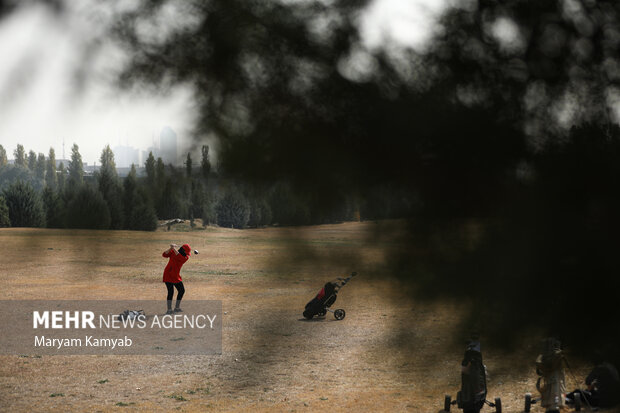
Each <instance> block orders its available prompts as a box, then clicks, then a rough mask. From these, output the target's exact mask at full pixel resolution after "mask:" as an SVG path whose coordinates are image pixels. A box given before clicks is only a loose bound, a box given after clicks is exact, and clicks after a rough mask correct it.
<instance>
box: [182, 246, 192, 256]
mask: <svg viewBox="0 0 620 413" xmlns="http://www.w3.org/2000/svg"><path fill="white" fill-rule="evenodd" d="M181 248H183V250H184V251H185V254H187V255H191V251H192V249H191V248H190V247H189V244H183V246H182V247H181Z"/></svg>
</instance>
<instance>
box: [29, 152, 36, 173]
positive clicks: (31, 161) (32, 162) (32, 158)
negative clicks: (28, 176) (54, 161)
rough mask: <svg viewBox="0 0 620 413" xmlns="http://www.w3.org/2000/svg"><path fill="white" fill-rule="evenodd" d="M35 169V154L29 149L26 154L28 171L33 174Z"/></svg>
mask: <svg viewBox="0 0 620 413" xmlns="http://www.w3.org/2000/svg"><path fill="white" fill-rule="evenodd" d="M36 167H37V154H36V153H35V152H34V151H33V150H32V149H31V150H30V152H28V169H30V170H31V171H32V172H34V171H35V168H36Z"/></svg>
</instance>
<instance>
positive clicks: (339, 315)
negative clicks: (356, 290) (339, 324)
mask: <svg viewBox="0 0 620 413" xmlns="http://www.w3.org/2000/svg"><path fill="white" fill-rule="evenodd" d="M344 316H345V312H344V310H343V309H342V308H339V309H338V310H336V311H334V317H336V320H342V319H343V318H344Z"/></svg>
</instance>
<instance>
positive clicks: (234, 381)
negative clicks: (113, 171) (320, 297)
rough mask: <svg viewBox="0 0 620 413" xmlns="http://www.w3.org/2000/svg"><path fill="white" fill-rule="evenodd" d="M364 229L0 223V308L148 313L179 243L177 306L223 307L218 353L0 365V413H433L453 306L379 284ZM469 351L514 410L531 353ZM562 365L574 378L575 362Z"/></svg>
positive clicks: (453, 384) (380, 250)
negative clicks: (63, 304)
mask: <svg viewBox="0 0 620 413" xmlns="http://www.w3.org/2000/svg"><path fill="white" fill-rule="evenodd" d="M373 225H375V224H373V223H347V224H340V225H330V226H318V227H311V228H305V229H301V230H297V231H292V230H284V229H275V228H272V229H260V230H245V231H237V230H228V229H214V228H209V229H207V230H200V231H192V232H179V231H172V232H164V231H158V232H155V233H144V232H126V231H66V230H46V229H23V228H11V229H0V244H2V245H3V252H2V262H3V264H2V265H3V266H2V269H0V280H1V282H2V287H3V288H2V292H3V299H8V300H18V299H135V298H140V299H162V304H163V300H165V287H164V285H163V284H162V283H161V273H162V270H163V267H164V265H165V263H166V261H165V259H163V258H161V252H162V251H163V250H164V249H165V248H166V247H167V245H168V244H169V243H171V242H175V243H177V244H180V243H184V242H189V243H190V245H191V246H192V248H196V249H198V250H200V252H201V253H200V255H198V256H192V258H191V259H190V261H189V262H188V263H187V264H186V265H185V267H184V268H183V271H182V275H183V278H184V282H185V285H186V289H187V292H186V298H187V299H215V300H222V302H223V308H224V311H225V312H226V315H225V316H224V331H223V354H222V355H221V356H199V357H196V356H191V357H190V356H43V357H37V356H36V355H21V356H0V411H6V412H22V411H58V412H65V411H76V412H77V411H79V412H87V411H88V412H91V411H92V412H94V411H101V412H112V411H114V412H116V411H144V412H150V411H170V410H178V411H187V412H198V411H200V412H204V411H207V412H208V411H252V412H261V411H265V412H266V411H269V412H311V411H318V410H322V411H325V410H329V411H335V412H338V411H386V412H401V411H411V412H432V413H437V412H438V411H439V410H440V408H441V407H442V405H443V396H444V394H446V393H450V394H452V395H455V394H456V391H457V389H458V386H459V380H460V376H459V363H460V357H461V356H462V348H461V346H455V345H454V342H455V337H454V332H455V329H454V327H455V326H456V325H457V323H458V321H459V315H458V314H459V312H458V307H456V306H454V305H451V304H450V303H433V304H421V303H417V302H414V301H411V300H410V299H409V298H408V296H407V294H406V292H405V291H406V289H404V288H403V286H401V285H399V284H398V283H396V282H390V281H389V280H387V279H385V278H382V277H381V273H382V271H381V269H382V267H383V266H384V265H385V263H384V252H385V251H384V247H385V245H387V244H388V243H392V242H396V241H394V240H390V239H386V240H381V242H380V243H376V244H374V243H369V242H368V239H367V238H366V237H367V234H368V233H369V232H371V231H368V230H369V229H370V228H372V226H373ZM181 229H182V228H181ZM317 262H320V263H322V264H317ZM351 270H357V271H358V272H359V274H360V275H359V277H358V278H357V279H354V280H353V281H352V282H351V283H350V284H349V285H347V286H346V287H345V288H344V289H343V290H342V292H341V294H340V295H339V298H338V302H337V305H338V306H341V307H343V308H345V309H346V311H347V316H346V318H345V319H344V320H343V321H339V322H337V321H335V320H334V319H333V316H331V315H329V314H328V317H326V319H325V320H322V321H312V322H306V321H302V320H300V319H301V312H302V309H303V307H304V305H305V303H306V302H307V301H308V300H309V299H310V298H312V296H313V295H314V294H315V293H316V291H317V290H318V289H319V288H320V287H321V286H322V284H323V283H324V282H325V281H326V280H328V279H331V278H335V277H337V276H341V275H345V274H347V273H348V272H350V271H351ZM9 333H10V332H5V331H3V332H2V334H9ZM483 338H484V337H483ZM459 339H460V337H459ZM534 342H535V341H534ZM483 352H484V356H485V362H486V364H487V366H488V369H489V373H490V381H489V397H490V398H491V399H492V398H493V397H496V396H498V395H499V396H501V397H502V402H503V405H504V412H520V411H522V409H523V402H522V400H523V394H524V393H525V392H526V391H533V390H534V383H535V374H534V371H533V368H532V364H533V363H532V362H533V360H534V357H535V353H534V349H533V348H531V347H527V346H519V347H518V349H517V350H516V351H515V352H514V353H512V354H510V356H509V357H506V355H505V354H503V353H501V352H500V351H498V350H497V349H494V348H492V347H490V346H486V347H485V348H484V350H483ZM573 368H575V369H576V370H577V371H576V373H577V374H578V377H584V374H585V372H586V371H587V368H588V366H583V365H577V366H573ZM575 384H576V383H574V382H573V381H572V380H569V387H573V386H575ZM52 395H56V396H55V397H51V396H52ZM454 410H456V409H454ZM483 411H492V409H490V408H488V407H486V408H485V409H484V410H483ZM533 411H534V412H542V409H540V407H537V408H535V409H534V410H533Z"/></svg>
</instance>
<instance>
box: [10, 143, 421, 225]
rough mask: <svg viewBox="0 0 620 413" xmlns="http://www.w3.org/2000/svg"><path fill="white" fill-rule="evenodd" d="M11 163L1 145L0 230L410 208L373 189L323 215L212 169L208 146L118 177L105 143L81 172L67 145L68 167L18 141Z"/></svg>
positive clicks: (281, 184) (235, 221)
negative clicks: (89, 171) (179, 163)
mask: <svg viewBox="0 0 620 413" xmlns="http://www.w3.org/2000/svg"><path fill="white" fill-rule="evenodd" d="M13 155H14V162H13V164H9V163H8V159H7V153H6V150H5V148H4V147H2V145H0V227H8V226H13V227H47V228H85V229H128V230H143V231H153V230H155V229H156V228H157V225H158V220H169V219H174V218H181V219H186V220H190V221H191V222H192V225H193V224H194V220H195V219H197V218H199V219H201V220H202V223H203V225H209V224H212V225H213V224H216V225H219V226H222V227H228V228H247V227H252V228H256V227H264V226H268V225H310V224H322V223H334V222H342V221H350V220H359V219H361V218H365V219H376V218H389V217H397V216H402V215H403V214H404V213H405V212H406V211H407V210H408V209H409V206H410V205H409V204H410V202H409V200H407V197H401V196H400V194H399V193H398V191H396V190H390V189H386V188H377V190H376V191H375V193H374V194H371V196H368V194H367V196H366V197H365V198H364V200H362V198H361V197H360V196H356V195H355V194H346V195H345V194H342V195H341V196H340V197H336V199H334V202H333V205H334V207H333V208H330V209H329V210H326V209H325V208H323V207H322V205H319V204H318V203H317V201H316V200H313V199H312V197H310V196H307V195H304V193H303V191H299V190H297V189H296V188H295V186H294V184H293V183H292V182H287V181H286V180H279V181H277V182H272V183H268V184H266V183H264V182H261V183H253V182H248V181H247V180H246V181H241V180H240V179H238V178H235V177H233V176H223V175H222V174H220V173H218V172H216V171H215V170H213V169H212V166H211V161H210V159H209V147H208V146H206V145H205V146H203V147H202V151H201V155H202V156H201V160H200V164H199V165H197V166H194V162H193V160H192V158H191V154H190V153H188V154H187V158H186V160H185V162H184V167H175V166H173V165H172V164H165V163H164V161H163V160H162V158H157V159H156V158H155V157H154V156H153V153H152V152H151V153H149V156H148V158H147V159H146V161H145V163H144V170H145V176H138V174H137V170H136V167H135V165H132V167H131V171H130V172H129V174H128V176H127V177H124V178H120V177H119V176H118V173H117V170H116V164H115V161H114V153H113V152H112V150H111V149H110V147H109V145H108V146H106V147H105V148H104V149H103V150H102V152H101V156H100V158H99V162H100V165H101V166H100V168H99V169H98V170H97V171H95V173H94V174H93V175H92V176H89V175H86V176H85V174H84V166H83V162H82V156H81V154H80V152H79V147H78V145H77V144H74V145H73V146H72V148H71V159H70V160H69V162H68V164H67V165H64V163H63V162H60V163H58V166H57V162H56V155H55V151H54V148H50V150H49V153H48V155H47V157H46V156H45V155H44V154H43V153H38V154H37V153H35V152H34V151H32V150H31V151H29V152H28V153H26V151H25V149H24V147H23V145H21V144H18V145H17V148H16V149H15V150H14V152H13Z"/></svg>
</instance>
